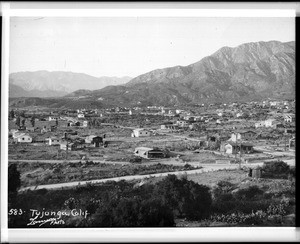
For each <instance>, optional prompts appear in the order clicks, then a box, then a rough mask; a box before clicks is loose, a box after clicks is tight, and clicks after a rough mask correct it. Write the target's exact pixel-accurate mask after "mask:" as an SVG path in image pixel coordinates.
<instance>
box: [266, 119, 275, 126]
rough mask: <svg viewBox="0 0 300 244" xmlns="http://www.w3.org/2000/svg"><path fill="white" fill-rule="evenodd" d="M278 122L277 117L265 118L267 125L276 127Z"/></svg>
mask: <svg viewBox="0 0 300 244" xmlns="http://www.w3.org/2000/svg"><path fill="white" fill-rule="evenodd" d="M275 124H276V120H275V119H267V120H265V127H274V126H275Z"/></svg>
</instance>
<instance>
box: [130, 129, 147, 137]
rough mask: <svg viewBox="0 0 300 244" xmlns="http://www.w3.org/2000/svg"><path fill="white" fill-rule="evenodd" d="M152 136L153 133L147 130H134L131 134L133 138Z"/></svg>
mask: <svg viewBox="0 0 300 244" xmlns="http://www.w3.org/2000/svg"><path fill="white" fill-rule="evenodd" d="M146 136H151V132H150V131H148V130H146V129H142V128H141V129H134V130H133V131H132V133H131V137H146Z"/></svg>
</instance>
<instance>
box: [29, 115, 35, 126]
mask: <svg viewBox="0 0 300 244" xmlns="http://www.w3.org/2000/svg"><path fill="white" fill-rule="evenodd" d="M30 122H31V125H32V127H34V125H35V117H34V116H33V117H31V120H30Z"/></svg>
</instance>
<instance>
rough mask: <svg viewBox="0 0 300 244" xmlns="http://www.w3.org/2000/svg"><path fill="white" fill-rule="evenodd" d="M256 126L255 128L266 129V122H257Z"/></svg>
mask: <svg viewBox="0 0 300 244" xmlns="http://www.w3.org/2000/svg"><path fill="white" fill-rule="evenodd" d="M254 126H255V128H259V127H264V126H265V121H259V122H256V123H255V125H254Z"/></svg>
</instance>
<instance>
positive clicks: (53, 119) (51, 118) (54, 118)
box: [48, 116, 58, 121]
mask: <svg viewBox="0 0 300 244" xmlns="http://www.w3.org/2000/svg"><path fill="white" fill-rule="evenodd" d="M48 120H49V121H56V120H58V117H53V116H49V118H48Z"/></svg>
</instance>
